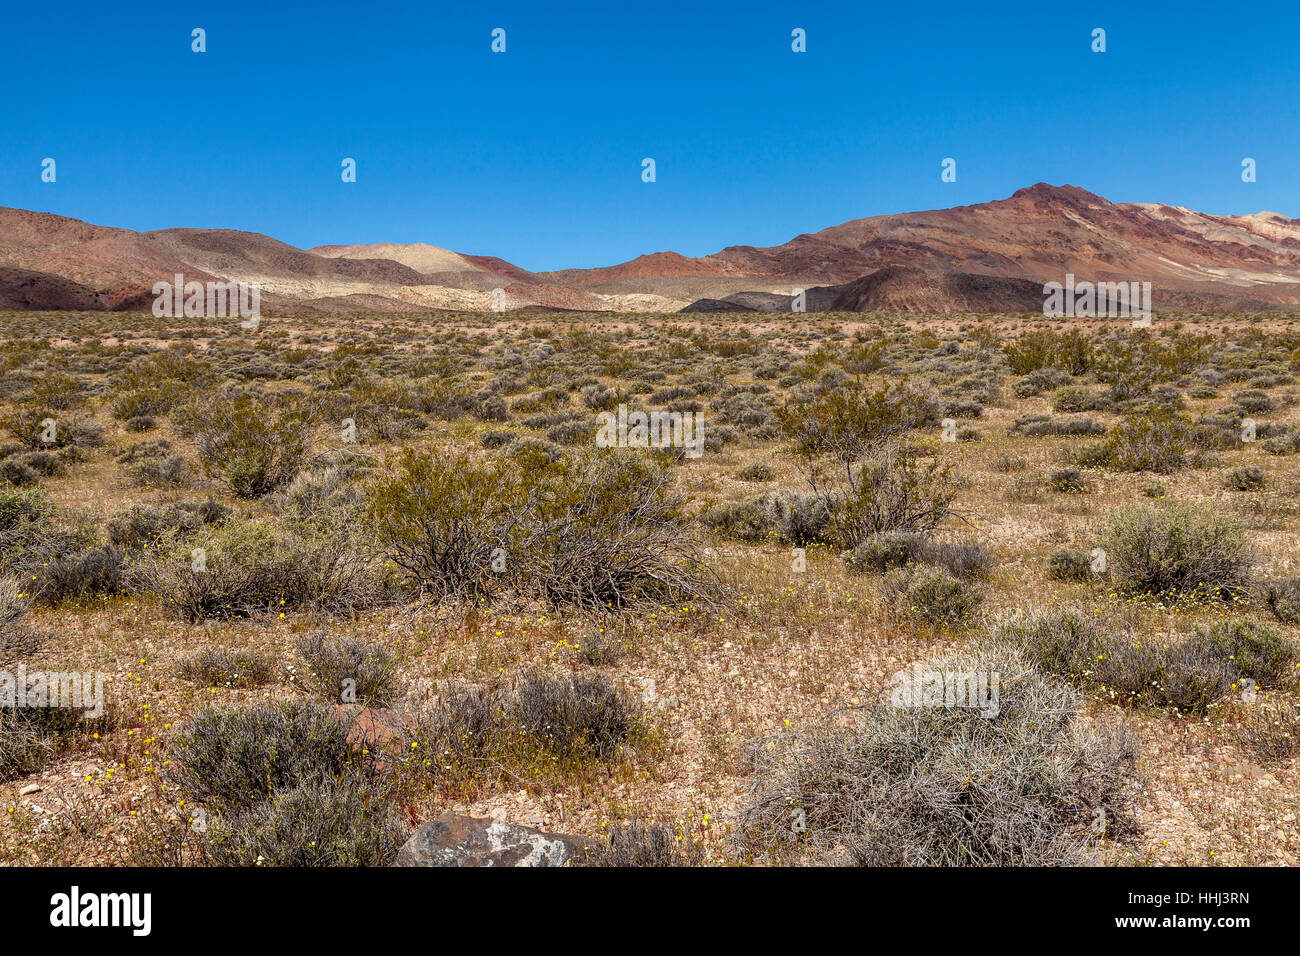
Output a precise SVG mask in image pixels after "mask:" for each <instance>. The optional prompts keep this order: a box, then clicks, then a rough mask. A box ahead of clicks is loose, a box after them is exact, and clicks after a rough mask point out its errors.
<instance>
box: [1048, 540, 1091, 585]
mask: <svg viewBox="0 0 1300 956" xmlns="http://www.w3.org/2000/svg"><path fill="white" fill-rule="evenodd" d="M1047 576H1048V577H1049V578H1054V579H1055V580H1057V581H1090V580H1092V576H1093V570H1092V558H1091V557H1090V556H1089V554H1088V553H1087V552H1086V551H1080V550H1079V549H1078V548H1058V549H1057V550H1055V551H1053V552H1052V554H1051V556H1050V557H1049V558H1048V559H1047Z"/></svg>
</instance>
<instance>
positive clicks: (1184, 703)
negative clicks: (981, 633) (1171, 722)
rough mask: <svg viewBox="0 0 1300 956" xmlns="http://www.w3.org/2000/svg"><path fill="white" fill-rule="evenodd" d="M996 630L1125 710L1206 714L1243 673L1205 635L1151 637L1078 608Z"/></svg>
mask: <svg viewBox="0 0 1300 956" xmlns="http://www.w3.org/2000/svg"><path fill="white" fill-rule="evenodd" d="M992 633H993V638H994V639H995V640H997V641H1000V642H1003V643H1006V644H1008V645H1010V646H1013V647H1016V648H1017V649H1018V650H1019V652H1020V653H1021V654H1022V655H1023V656H1024V658H1025V660H1027V661H1029V662H1031V663H1033V664H1034V665H1036V666H1038V667H1040V668H1042V669H1043V670H1044V671H1047V672H1048V673H1052V674H1055V675H1057V676H1059V677H1062V678H1064V679H1066V680H1069V681H1071V682H1073V683H1076V684H1078V685H1080V686H1081V687H1084V688H1086V689H1087V690H1089V691H1091V692H1093V693H1095V694H1096V695H1097V696H1099V697H1101V698H1103V699H1106V700H1113V701H1115V702H1117V703H1121V704H1126V705H1135V706H1144V707H1173V708H1176V709H1177V710H1179V711H1181V712H1183V713H1188V714H1204V713H1206V712H1207V711H1208V710H1210V709H1211V708H1212V707H1214V706H1216V705H1218V704H1219V703H1221V702H1222V701H1223V700H1224V699H1226V698H1227V697H1228V696H1229V695H1230V694H1231V693H1232V691H1233V689H1234V687H1235V686H1236V683H1237V682H1238V681H1239V679H1240V678H1241V676H1242V673H1241V671H1240V670H1239V669H1238V668H1237V667H1236V665H1235V664H1234V662H1233V660H1232V657H1231V655H1230V653H1229V651H1228V650H1225V648H1224V645H1223V644H1222V643H1221V642H1220V641H1218V640H1214V639H1210V638H1208V637H1207V636H1206V635H1205V634H1196V635H1193V636H1191V637H1189V638H1186V639H1182V640H1175V641H1159V640H1154V639H1151V640H1147V639H1143V638H1141V637H1139V636H1137V635H1135V634H1131V633H1127V632H1123V631H1120V630H1117V629H1115V628H1113V627H1112V625H1111V624H1110V622H1108V621H1106V620H1104V619H1102V618H1098V617H1096V616H1094V615H1089V614H1087V613H1086V612H1084V611H1082V610H1080V609H1078V608H1064V609H1059V610H1053V611H1047V612H1043V611H1038V612H1033V613H1030V614H1027V615H1020V616H1019V617H1017V618H1013V619H1011V620H1008V621H1004V622H1002V623H1000V624H999V625H998V626H996V627H995V628H994V629H993V632H992Z"/></svg>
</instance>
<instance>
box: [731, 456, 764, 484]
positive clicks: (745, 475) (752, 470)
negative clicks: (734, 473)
mask: <svg viewBox="0 0 1300 956" xmlns="http://www.w3.org/2000/svg"><path fill="white" fill-rule="evenodd" d="M738 477H739V478H740V480H741V481H754V482H762V481H771V480H772V469H771V468H770V467H769V466H767V465H765V464H763V463H762V462H761V461H751V462H750V463H749V464H748V465H746V466H745V467H744V468H742V469H740V474H739V476H738Z"/></svg>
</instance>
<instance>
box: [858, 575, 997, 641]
mask: <svg viewBox="0 0 1300 956" xmlns="http://www.w3.org/2000/svg"><path fill="white" fill-rule="evenodd" d="M880 594H881V598H882V600H883V601H884V603H885V606H886V607H887V608H889V610H890V612H891V613H893V614H896V615H898V616H900V617H913V618H919V619H921V620H924V621H926V622H928V623H930V624H933V625H934V626H936V627H957V626H959V625H961V624H964V623H965V622H966V621H968V620H969V619H970V617H971V615H972V614H973V613H974V612H975V610H976V608H978V607H979V605H980V604H981V603H982V602H983V600H984V592H983V589H982V588H980V587H979V586H976V585H971V584H968V583H967V582H965V581H962V580H961V579H960V578H955V577H953V576H952V575H951V574H949V573H948V572H947V571H944V570H942V569H939V568H920V569H915V570H914V569H911V568H898V569H895V570H893V571H890V572H889V573H888V574H887V575H886V576H885V580H884V581H883V583H882V584H881V589H880Z"/></svg>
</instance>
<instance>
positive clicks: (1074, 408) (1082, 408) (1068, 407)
mask: <svg viewBox="0 0 1300 956" xmlns="http://www.w3.org/2000/svg"><path fill="white" fill-rule="evenodd" d="M1098 404H1099V402H1098V399H1097V397H1096V396H1094V395H1093V394H1092V393H1091V392H1089V391H1088V390H1087V389H1086V388H1082V387H1080V386H1078V385H1066V386H1064V387H1063V388H1058V389H1057V390H1056V391H1055V393H1053V395H1052V410H1053V411H1057V412H1087V411H1091V410H1092V409H1094V408H1097V407H1098Z"/></svg>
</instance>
